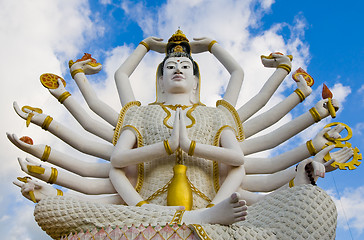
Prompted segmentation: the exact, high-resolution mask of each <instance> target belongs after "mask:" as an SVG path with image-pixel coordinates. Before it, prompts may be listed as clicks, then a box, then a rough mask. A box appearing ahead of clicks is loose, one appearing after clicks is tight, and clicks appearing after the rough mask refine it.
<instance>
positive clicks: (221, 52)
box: [191, 38, 244, 106]
mask: <svg viewBox="0 0 364 240" xmlns="http://www.w3.org/2000/svg"><path fill="white" fill-rule="evenodd" d="M193 40H195V41H194V42H191V49H192V52H193V53H201V52H206V51H209V52H211V53H212V54H213V55H214V56H215V57H216V58H217V60H219V61H220V63H221V64H222V65H223V66H224V67H225V68H226V70H227V71H228V72H229V73H230V80H229V84H228V86H227V88H226V91H225V95H224V98H223V99H224V100H225V101H227V102H229V103H230V104H231V105H232V106H235V105H236V102H237V100H238V97H239V93H240V89H241V85H242V84H243V80H244V72H243V69H242V68H241V66H240V65H239V64H238V63H237V62H236V61H235V59H234V58H233V57H232V56H231V55H230V54H229V53H228V52H227V51H226V50H225V49H224V48H222V47H221V46H220V44H218V43H217V42H216V41H214V40H212V39H210V38H194V39H193Z"/></svg>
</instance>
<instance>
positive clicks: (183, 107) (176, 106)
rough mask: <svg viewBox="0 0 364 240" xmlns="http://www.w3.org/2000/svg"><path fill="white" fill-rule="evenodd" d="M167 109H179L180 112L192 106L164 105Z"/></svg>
mask: <svg viewBox="0 0 364 240" xmlns="http://www.w3.org/2000/svg"><path fill="white" fill-rule="evenodd" d="M164 106H166V107H167V108H170V109H172V110H173V111H176V110H177V108H181V109H182V110H185V109H186V108H189V107H192V105H181V104H176V105H164Z"/></svg>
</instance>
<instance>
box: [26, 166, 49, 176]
mask: <svg viewBox="0 0 364 240" xmlns="http://www.w3.org/2000/svg"><path fill="white" fill-rule="evenodd" d="M27 169H28V172H30V173H35V174H44V172H45V168H43V167H41V166H34V165H27Z"/></svg>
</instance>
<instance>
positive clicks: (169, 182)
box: [146, 178, 172, 202]
mask: <svg viewBox="0 0 364 240" xmlns="http://www.w3.org/2000/svg"><path fill="white" fill-rule="evenodd" d="M171 182H172V178H171V180H169V181H168V182H167V183H166V185H164V186H163V187H162V188H160V189H158V190H157V191H155V192H154V193H153V194H152V195H150V196H149V197H148V198H147V200H146V201H148V202H150V201H152V200H153V199H154V198H156V197H158V196H159V195H161V194H163V193H165V192H167V190H168V187H169V185H170V184H171Z"/></svg>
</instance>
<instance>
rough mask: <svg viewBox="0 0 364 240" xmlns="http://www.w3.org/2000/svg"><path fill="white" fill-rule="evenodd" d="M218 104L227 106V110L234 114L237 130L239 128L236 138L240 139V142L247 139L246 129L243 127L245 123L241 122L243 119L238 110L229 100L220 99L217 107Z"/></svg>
mask: <svg viewBox="0 0 364 240" xmlns="http://www.w3.org/2000/svg"><path fill="white" fill-rule="evenodd" d="M218 106H223V107H225V108H226V109H227V110H229V112H230V113H231V115H232V116H233V118H234V121H235V124H236V127H237V130H238V135H237V136H236V139H237V140H238V141H239V142H242V141H244V139H245V136H244V129H243V125H242V123H241V120H240V117H239V114H238V112H237V111H236V110H235V108H234V107H233V106H232V105H231V104H230V103H228V102H227V101H225V100H218V101H217V102H216V107H218Z"/></svg>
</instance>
